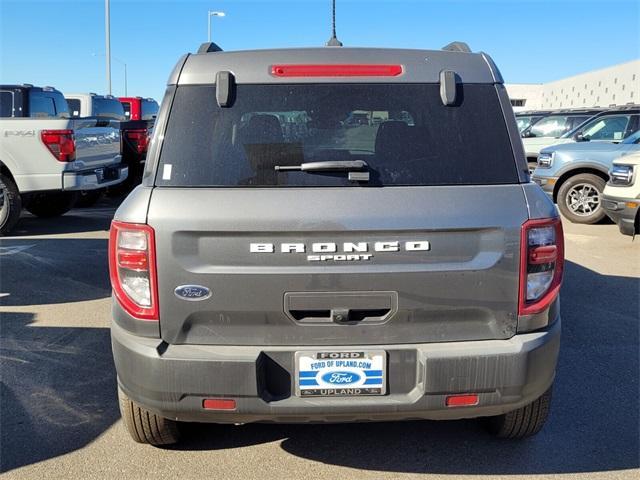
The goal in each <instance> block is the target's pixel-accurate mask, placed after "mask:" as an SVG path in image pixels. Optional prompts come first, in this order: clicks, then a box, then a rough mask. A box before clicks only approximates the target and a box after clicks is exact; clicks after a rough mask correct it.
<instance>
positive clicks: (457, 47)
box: [442, 42, 471, 53]
mask: <svg viewBox="0 0 640 480" xmlns="http://www.w3.org/2000/svg"><path fill="white" fill-rule="evenodd" d="M442 50H446V51H448V52H462V53H471V48H469V45H468V44H466V43H465V42H451V43H449V44H447V45H445V46H444V47H442Z"/></svg>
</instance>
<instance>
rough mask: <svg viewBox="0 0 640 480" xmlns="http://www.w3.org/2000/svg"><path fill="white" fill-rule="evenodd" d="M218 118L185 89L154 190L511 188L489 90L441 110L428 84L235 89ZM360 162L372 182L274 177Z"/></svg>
mask: <svg viewBox="0 0 640 480" xmlns="http://www.w3.org/2000/svg"><path fill="white" fill-rule="evenodd" d="M236 88H237V91H236V98H235V102H234V104H233V106H232V107H230V108H220V107H219V106H218V104H217V102H216V92H215V87H214V86H181V87H178V88H177V90H176V93H175V99H174V101H173V106H172V109H171V112H170V115H169V120H168V123H167V129H166V132H165V137H164V142H163V146H162V153H161V156H160V165H159V170H158V174H157V178H156V184H157V185H159V186H185V187H187V186H194V187H196V186H197V187H200V186H214V187H239V186H242V187H274V186H292V187H298V186H354V185H366V186H394V185H469V184H504V183H517V182H518V175H517V170H516V165H515V161H514V157H513V152H512V148H511V143H510V139H509V136H508V133H507V128H506V124H505V121H504V117H503V114H502V110H501V107H500V104H499V101H498V95H497V93H496V91H495V88H494V87H493V86H492V85H465V86H464V87H463V88H462V89H461V90H462V92H461V93H462V95H461V97H462V100H461V101H460V103H459V105H456V106H449V107H447V106H444V105H443V104H442V101H441V99H440V93H439V89H440V86H439V85H433V84H293V85H283V84H277V85H238V86H237V87H236ZM351 160H364V161H365V162H366V163H367V165H368V171H369V173H370V181H369V182H367V183H365V184H358V183H353V182H350V181H349V180H348V175H347V172H344V171H337V172H336V171H322V172H313V173H309V172H301V171H277V170H276V169H275V167H276V166H295V165H300V164H302V163H305V162H319V161H351Z"/></svg>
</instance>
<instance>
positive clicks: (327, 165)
mask: <svg viewBox="0 0 640 480" xmlns="http://www.w3.org/2000/svg"><path fill="white" fill-rule="evenodd" d="M368 167H369V165H367V162H365V161H364V160H335V161H325V162H305V163H301V164H300V165H276V166H275V167H274V169H275V170H277V171H279V172H282V171H285V172H286V171H299V172H310V173H313V172H331V171H344V172H349V181H350V182H368V181H369V172H368V171H363V170H365V169H366V168H368Z"/></svg>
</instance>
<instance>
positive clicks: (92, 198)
mask: <svg viewBox="0 0 640 480" xmlns="http://www.w3.org/2000/svg"><path fill="white" fill-rule="evenodd" d="M103 194H104V190H88V191H85V192H80V195H78V199H77V200H76V204H75V205H74V206H75V207H76V208H88V207H93V206H94V205H95V204H96V202H97V201H98V200H100V199H101V198H102V195H103Z"/></svg>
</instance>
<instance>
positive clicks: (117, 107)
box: [93, 97, 125, 120]
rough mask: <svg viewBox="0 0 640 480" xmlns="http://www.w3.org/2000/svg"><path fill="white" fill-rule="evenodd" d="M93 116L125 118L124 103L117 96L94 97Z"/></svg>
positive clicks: (114, 118) (115, 118)
mask: <svg viewBox="0 0 640 480" xmlns="http://www.w3.org/2000/svg"><path fill="white" fill-rule="evenodd" d="M93 116H94V117H104V118H111V119H113V120H124V119H125V116H124V109H123V108H122V104H121V103H120V102H119V101H118V100H116V99H115V98H96V97H94V98H93Z"/></svg>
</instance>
